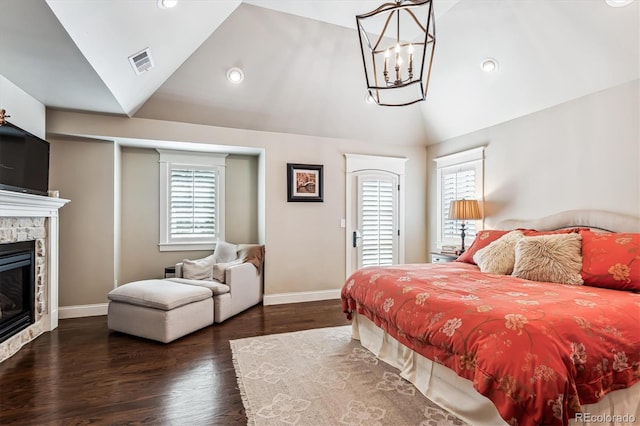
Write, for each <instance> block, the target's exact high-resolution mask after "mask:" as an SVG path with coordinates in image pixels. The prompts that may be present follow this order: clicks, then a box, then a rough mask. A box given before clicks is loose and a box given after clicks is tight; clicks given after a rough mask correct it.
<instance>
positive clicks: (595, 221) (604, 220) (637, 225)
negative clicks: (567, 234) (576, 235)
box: [497, 210, 640, 232]
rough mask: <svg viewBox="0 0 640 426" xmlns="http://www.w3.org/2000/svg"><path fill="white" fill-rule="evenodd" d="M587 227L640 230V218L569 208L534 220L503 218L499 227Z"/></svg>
mask: <svg viewBox="0 0 640 426" xmlns="http://www.w3.org/2000/svg"><path fill="white" fill-rule="evenodd" d="M577 226H580V227H587V228H593V229H600V230H605V231H610V232H640V218H639V217H635V216H630V215H625V214H620V213H613V212H608V211H604V210H568V211H565V212H561V213H557V214H553V215H550V216H546V217H543V218H540V219H533V220H515V219H511V220H503V221H502V222H500V223H499V224H498V228H497V229H516V228H530V229H537V230H538V231H551V230H555V229H562V228H570V227H577Z"/></svg>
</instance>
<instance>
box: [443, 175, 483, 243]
mask: <svg viewBox="0 0 640 426" xmlns="http://www.w3.org/2000/svg"><path fill="white" fill-rule="evenodd" d="M463 198H466V199H469V200H470V199H476V198H477V196H476V167H475V165H462V166H460V167H451V168H447V169H444V170H443V171H442V208H443V212H442V217H443V218H444V220H443V225H442V226H443V235H442V236H443V239H444V240H457V239H460V223H461V222H460V221H458V220H450V219H447V218H448V217H449V208H450V206H451V202H452V201H454V200H460V199H463ZM465 225H466V227H467V229H466V230H465V233H466V236H467V238H468V239H469V240H473V238H475V236H476V225H475V222H474V221H472V220H471V221H465Z"/></svg>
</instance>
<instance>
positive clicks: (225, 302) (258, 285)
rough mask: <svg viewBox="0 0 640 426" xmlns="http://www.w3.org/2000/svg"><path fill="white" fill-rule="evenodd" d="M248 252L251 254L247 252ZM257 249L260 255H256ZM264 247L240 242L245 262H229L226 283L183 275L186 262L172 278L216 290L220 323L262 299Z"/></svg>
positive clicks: (214, 297) (215, 317)
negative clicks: (189, 277) (188, 277)
mask: <svg viewBox="0 0 640 426" xmlns="http://www.w3.org/2000/svg"><path fill="white" fill-rule="evenodd" d="M247 253H248V255H247ZM256 253H258V254H259V256H257V257H256ZM263 254H264V247H263V246H259V245H255V244H243V245H240V246H239V249H238V255H239V256H238V258H239V259H242V260H243V263H240V264H234V265H230V266H228V267H227V268H226V269H225V271H224V283H222V282H220V281H218V280H215V279H212V280H192V279H185V278H183V270H182V262H180V263H177V264H176V273H175V278H172V279H171V281H174V282H178V283H182V284H189V285H196V286H201V287H207V288H209V289H211V290H212V292H213V303H214V311H213V312H214V321H215V322H217V323H220V322H222V321H224V320H226V319H227V318H229V317H232V316H234V315H236V314H237V313H240V312H242V311H244V310H245V309H248V308H250V307H251V306H254V305H256V304H258V303H260V302H262V295H263V290H262V266H263V264H262V263H263V258H262V256H263Z"/></svg>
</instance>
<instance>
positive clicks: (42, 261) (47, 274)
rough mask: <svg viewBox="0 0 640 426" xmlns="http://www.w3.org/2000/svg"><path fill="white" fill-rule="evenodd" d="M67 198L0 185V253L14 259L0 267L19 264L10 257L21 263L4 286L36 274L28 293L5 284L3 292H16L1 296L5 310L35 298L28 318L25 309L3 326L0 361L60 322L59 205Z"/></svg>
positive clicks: (4, 279)
mask: <svg viewBox="0 0 640 426" xmlns="http://www.w3.org/2000/svg"><path fill="white" fill-rule="evenodd" d="M67 202H69V200H64V199H60V198H50V197H45V196H40V195H31V194H23V193H19V192H11V191H4V190H0V256H2V259H10V260H9V261H6V262H5V264H7V265H9V266H6V265H5V267H3V266H0V271H2V270H3V269H5V270H9V269H16V268H11V265H13V266H15V264H16V263H15V262H14V263H12V260H13V261H16V262H17V264H18V265H20V266H18V267H17V268H21V269H20V271H19V272H13V273H11V274H12V275H8V276H7V275H5V278H3V283H4V284H2V285H3V286H6V287H8V286H9V282H10V281H13V280H16V279H17V278H16V277H17V276H20V277H24V276H25V275H26V276H28V275H29V274H31V273H32V274H33V287H32V290H29V289H28V288H27V289H26V290H20V291H26V292H27V293H28V294H27V295H24V294H21V295H20V296H18V295H16V294H15V293H14V292H16V291H18V290H7V289H5V292H8V293H12V294H10V295H7V294H5V295H0V298H2V300H0V306H2V304H3V303H4V308H5V315H8V312H11V313H13V312H14V310H13V309H14V308H16V309H17V305H19V304H20V302H21V301H22V300H24V301H25V303H27V302H31V303H29V312H27V314H26V317H27V319H26V320H25V319H24V317H25V315H24V314H22V315H21V319H20V320H19V321H18V322H19V324H17V325H15V326H13V328H12V329H11V330H9V331H6V330H5V333H6V334H5V335H4V336H2V337H1V338H0V362H2V361H4V360H5V359H7V358H9V357H10V356H12V355H14V354H15V353H16V352H18V351H19V350H20V348H22V346H24V345H25V344H27V343H29V342H30V341H32V340H33V339H35V338H36V337H38V336H39V335H40V334H42V333H44V332H46V331H51V330H53V329H55V328H56V327H57V326H58V209H59V208H60V207H62V206H63V205H65V204H66V203H67ZM17 243H23V244H17ZM31 247H32V248H33V249H31ZM3 251H4V252H5V253H6V252H18V253H21V254H19V255H18V257H19V258H18V259H12V260H11V258H12V256H11V255H2V252H3ZM31 251H32V252H33V255H32V259H31V262H32V264H31V266H30V267H29V268H30V269H29V271H32V272H27V271H26V270H25V269H24V264H25V263H26V262H27V258H28V257H29V256H31V255H27V254H26V253H27V252H31ZM0 265H1V262H0ZM2 273H3V272H0V274H2ZM4 273H5V274H7V273H8V272H7V271H5V272H4ZM10 296H11V297H10ZM18 299H20V300H18ZM16 315H18V314H16ZM5 319H6V316H5ZM0 321H2V320H1V319H0ZM25 321H27V323H26V324H25ZM3 322H4V321H3ZM0 325H2V324H1V323H0Z"/></svg>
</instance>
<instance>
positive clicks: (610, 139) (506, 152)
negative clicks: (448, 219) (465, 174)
mask: <svg viewBox="0 0 640 426" xmlns="http://www.w3.org/2000/svg"><path fill="white" fill-rule="evenodd" d="M639 91H640V84H639V80H635V81H632V82H630V83H626V84H623V85H620V86H616V87H613V88H611V89H608V90H605V91H602V92H598V93H594V94H591V95H589V96H585V97H582V98H579V99H575V100H573V101H570V102H567V103H564V104H561V105H558V106H555V107H552V108H548V109H545V110H543V111H539V112H537V113H534V114H531V115H528V116H525V117H521V118H518V119H515V120H512V121H509V122H506V123H502V124H499V125H497V126H493V127H489V128H487V129H483V130H480V131H477V132H474V133H470V134H468V135H464V136H461V137H457V138H454V139H450V140H447V141H445V142H443V143H440V144H437V145H433V146H430V147H428V149H427V168H428V169H429V186H428V191H429V236H430V237H429V244H430V246H431V248H432V249H435V239H436V223H435V220H436V219H435V218H436V207H435V206H436V186H435V185H436V184H435V182H436V168H435V163H434V161H433V159H434V158H436V157H439V156H442V155H447V154H451V153H454V152H458V151H462V150H465V149H468V148H472V147H476V146H481V145H486V146H487V149H486V151H485V167H484V170H485V172H484V173H485V176H484V194H485V216H486V225H487V227H491V225H492V224H495V223H497V222H498V221H499V220H502V219H511V218H513V219H533V218H538V217H542V216H546V215H549V214H552V213H556V212H559V211H564V210H572V209H600V210H609V211H613V212H618V213H624V214H629V215H634V216H640V134H639V133H640V130H639V129H640V122H639V117H640V111H639Z"/></svg>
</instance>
